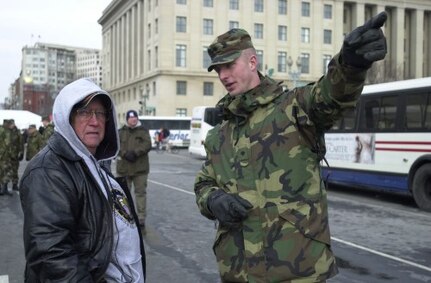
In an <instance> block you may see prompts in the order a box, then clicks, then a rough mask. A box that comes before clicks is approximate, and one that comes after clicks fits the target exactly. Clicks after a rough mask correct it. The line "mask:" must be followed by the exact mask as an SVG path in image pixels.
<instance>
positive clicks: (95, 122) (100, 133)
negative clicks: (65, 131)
mask: <svg viewBox="0 0 431 283" xmlns="http://www.w3.org/2000/svg"><path fill="white" fill-rule="evenodd" d="M71 115H72V121H71V124H72V128H73V129H74V130H75V133H76V135H77V136H78V138H79V139H80V140H81V142H82V143H83V144H84V145H85V146H86V147H87V149H88V151H90V152H91V154H93V155H94V154H95V153H96V149H97V147H98V146H99V144H100V143H101V142H102V140H103V138H104V137H105V126H106V120H107V117H108V113H107V111H106V109H105V107H104V106H103V104H102V102H101V101H100V100H99V99H97V98H95V99H93V100H92V101H91V102H90V103H89V104H88V105H87V107H85V108H80V109H78V110H74V111H73V113H71Z"/></svg>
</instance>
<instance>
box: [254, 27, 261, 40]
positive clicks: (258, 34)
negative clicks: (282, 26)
mask: <svg viewBox="0 0 431 283" xmlns="http://www.w3.org/2000/svg"><path fill="white" fill-rule="evenodd" d="M254 38H263V24H254Z"/></svg>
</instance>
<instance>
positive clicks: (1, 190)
mask: <svg viewBox="0 0 431 283" xmlns="http://www.w3.org/2000/svg"><path fill="white" fill-rule="evenodd" d="M9 132H10V130H9V120H7V119H4V120H3V125H2V126H1V127H0V195H4V194H8V193H9V192H8V190H7V187H6V186H4V185H3V183H4V182H5V181H6V178H7V168H8V167H7V166H8V162H9V151H10V149H9V136H10V135H9Z"/></svg>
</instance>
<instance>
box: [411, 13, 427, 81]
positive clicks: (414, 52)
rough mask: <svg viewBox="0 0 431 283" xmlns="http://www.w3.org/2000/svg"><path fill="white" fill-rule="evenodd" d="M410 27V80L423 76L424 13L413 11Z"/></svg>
mask: <svg viewBox="0 0 431 283" xmlns="http://www.w3.org/2000/svg"><path fill="white" fill-rule="evenodd" d="M411 24H412V26H411V27H410V29H409V30H410V31H411V33H412V34H411V39H412V40H411V42H412V45H411V48H410V50H411V53H410V56H409V57H410V62H409V63H410V70H411V71H412V73H411V74H410V75H411V77H412V78H420V77H422V76H423V64H424V63H423V62H424V61H423V58H424V56H423V54H424V50H423V46H424V45H423V42H424V30H423V29H422V28H421V27H423V26H424V11H423V10H414V11H413V12H412V20H411Z"/></svg>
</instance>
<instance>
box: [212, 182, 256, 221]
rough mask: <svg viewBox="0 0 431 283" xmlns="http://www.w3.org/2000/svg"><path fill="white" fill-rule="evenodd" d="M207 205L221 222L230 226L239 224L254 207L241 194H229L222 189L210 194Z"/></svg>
mask: <svg viewBox="0 0 431 283" xmlns="http://www.w3.org/2000/svg"><path fill="white" fill-rule="evenodd" d="M207 205H208V209H209V210H210V211H211V213H212V214H213V215H214V216H215V217H216V218H217V219H218V220H219V221H220V223H221V224H223V225H226V226H229V227H230V226H235V225H238V224H239V223H240V222H241V221H243V220H244V219H246V218H247V211H248V210H249V209H251V208H252V207H253V205H252V204H251V203H249V202H248V201H247V200H245V199H243V198H242V197H240V196H239V195H237V194H235V195H234V194H228V193H225V192H224V191H223V190H221V189H218V190H217V191H215V192H213V193H211V194H210V195H209V197H208V201H207Z"/></svg>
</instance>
